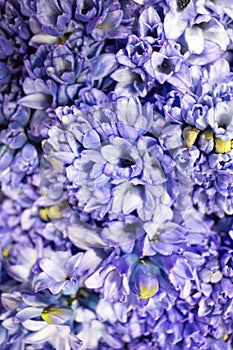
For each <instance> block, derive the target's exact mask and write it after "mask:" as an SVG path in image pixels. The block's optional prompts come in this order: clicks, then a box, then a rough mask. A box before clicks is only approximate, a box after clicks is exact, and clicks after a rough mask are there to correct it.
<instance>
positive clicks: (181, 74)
mask: <svg viewBox="0 0 233 350" xmlns="http://www.w3.org/2000/svg"><path fill="white" fill-rule="evenodd" d="M180 48H181V47H180V45H179V44H171V43H164V45H163V46H162V47H161V49H160V51H159V52H153V54H152V56H151V59H150V61H148V62H146V63H145V64H144V67H145V70H146V71H147V72H148V73H149V74H150V75H151V76H152V78H155V79H156V80H157V81H158V82H159V83H161V84H164V83H165V82H166V81H168V82H169V83H171V84H172V85H174V86H176V87H177V88H178V89H179V90H181V91H183V90H184V91H185V90H187V89H188V88H189V87H190V86H191V78H190V72H189V68H188V66H187V65H186V63H185V62H184V57H183V56H182V55H181V53H180Z"/></svg>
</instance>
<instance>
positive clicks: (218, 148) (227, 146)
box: [215, 137, 231, 153]
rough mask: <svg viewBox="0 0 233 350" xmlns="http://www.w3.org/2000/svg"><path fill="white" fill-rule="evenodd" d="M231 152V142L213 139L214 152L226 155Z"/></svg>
mask: <svg viewBox="0 0 233 350" xmlns="http://www.w3.org/2000/svg"><path fill="white" fill-rule="evenodd" d="M230 150H231V141H223V140H221V139H219V138H217V137H216V138H215V152H217V153H227V152H230Z"/></svg>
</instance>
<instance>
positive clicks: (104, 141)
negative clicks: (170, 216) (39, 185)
mask: <svg viewBox="0 0 233 350" xmlns="http://www.w3.org/2000/svg"><path fill="white" fill-rule="evenodd" d="M57 113H58V116H59V118H60V119H61V121H62V122H63V125H64V127H65V129H66V130H67V131H68V130H69V132H67V131H65V133H64V132H63V130H62V128H61V129H59V128H53V129H51V133H50V135H51V140H49V142H48V143H51V145H52V144H54V146H55V150H54V151H52V154H51V156H52V157H55V158H56V159H57V160H58V161H60V162H62V163H61V166H62V167H63V165H62V164H64V165H65V164H67V165H66V166H65V168H64V171H65V176H66V178H67V180H68V181H69V182H70V183H72V184H73V190H74V195H75V197H76V202H77V206H78V207H79V208H83V209H82V210H84V212H86V213H91V216H92V217H93V218H95V219H97V220H101V219H102V218H103V217H104V216H105V215H106V214H107V213H108V215H113V217H114V216H115V217H117V215H120V213H122V214H124V215H128V214H130V213H132V212H134V211H135V210H136V211H137V213H138V215H139V217H140V218H141V219H142V218H143V219H144V218H145V217H148V218H151V216H152V213H153V210H152V208H155V207H156V206H157V205H158V204H159V201H160V200H161V201H163V200H164V201H168V202H169V201H170V200H172V198H173V197H175V195H176V193H175V190H174V189H172V188H171V189H169V195H168V196H167V195H166V194H165V193H166V191H165V187H166V182H168V187H169V186H170V184H171V182H172V180H171V178H170V177H169V176H168V177H166V175H165V174H170V173H172V171H173V169H174V163H173V162H172V161H171V159H170V158H169V156H168V155H166V154H163V150H162V148H161V147H160V146H159V144H158V142H157V141H156V139H154V138H153V137H149V136H143V134H144V133H145V132H146V131H147V130H148V128H149V126H150V125H151V122H152V111H151V110H150V107H149V105H147V106H145V107H144V108H142V106H141V105H140V103H139V101H138V100H135V99H131V100H130V99H126V98H123V99H119V100H118V101H117V103H116V104H112V105H110V107H107V106H106V107H104V106H103V108H97V107H96V108H94V109H93V111H92V112H91V113H92V114H93V116H94V118H93V117H92V116H91V114H89V113H88V114H87V115H86V116H87V119H83V116H82V115H83V113H85V110H84V111H83V112H79V111H78V110H77V109H76V108H72V109H70V110H68V109H67V110H65V109H59V110H57ZM110 116H111V119H112V121H111V123H110V122H109V117H110ZM113 121H114V123H113ZM52 132H53V133H52ZM59 135H60V136H59ZM126 137H128V138H129V137H130V139H128V140H125V138H126ZM58 138H60V142H61V141H62V140H64V141H62V142H65V143H66V144H67V145H65V144H64V149H61V143H60V144H59V143H58ZM54 146H53V147H54ZM48 150H49V148H48ZM64 162H65V163H64ZM170 181H171V182H170ZM65 186H66V185H65ZM70 189H71V188H70ZM67 190H68V189H67ZM169 196H171V197H170V199H169ZM160 198H161V199H160ZM162 198H163V199H162ZM147 201H148V203H147ZM149 203H150V205H149Z"/></svg>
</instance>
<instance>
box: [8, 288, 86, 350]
mask: <svg viewBox="0 0 233 350" xmlns="http://www.w3.org/2000/svg"><path fill="white" fill-rule="evenodd" d="M2 303H3V305H4V308H5V309H6V310H7V319H6V320H5V321H3V323H2V326H3V327H4V328H5V329H6V330H8V332H9V333H8V335H7V337H6V343H5V344H7V340H8V339H10V338H12V340H11V343H13V344H15V346H17V343H18V344H19V343H20V342H22V341H23V343H24V344H35V346H36V344H44V343H47V344H48V343H49V344H51V345H52V346H54V347H55V348H56V347H64V348H65V347H69V348H71V349H76V348H78V346H79V345H81V341H80V340H79V339H78V338H76V340H75V336H74V334H72V331H71V325H70V322H72V321H71V320H72V318H73V310H72V309H71V308H69V307H65V306H62V305H60V304H59V302H58V300H57V299H55V298H53V297H51V296H48V297H45V296H43V295H39V294H37V295H36V294H33V293H30V292H24V293H23V294H17V293H15V295H13V296H11V295H10V294H8V293H5V294H3V295H2ZM17 332H21V336H20V335H19V334H18V335H17V334H15V333H17ZM14 337H15V339H14ZM7 338H8V339H7Z"/></svg>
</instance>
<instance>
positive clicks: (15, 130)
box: [0, 122, 27, 149]
mask: <svg viewBox="0 0 233 350" xmlns="http://www.w3.org/2000/svg"><path fill="white" fill-rule="evenodd" d="M0 140H1V142H2V143H4V144H6V145H8V146H9V147H11V148H12V149H19V148H21V147H22V146H23V145H24V144H25V142H26V141H27V136H26V135H25V133H24V129H23V127H22V126H21V125H20V124H19V123H17V122H12V123H10V124H9V125H8V128H7V129H4V130H2V131H1V132H0Z"/></svg>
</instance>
